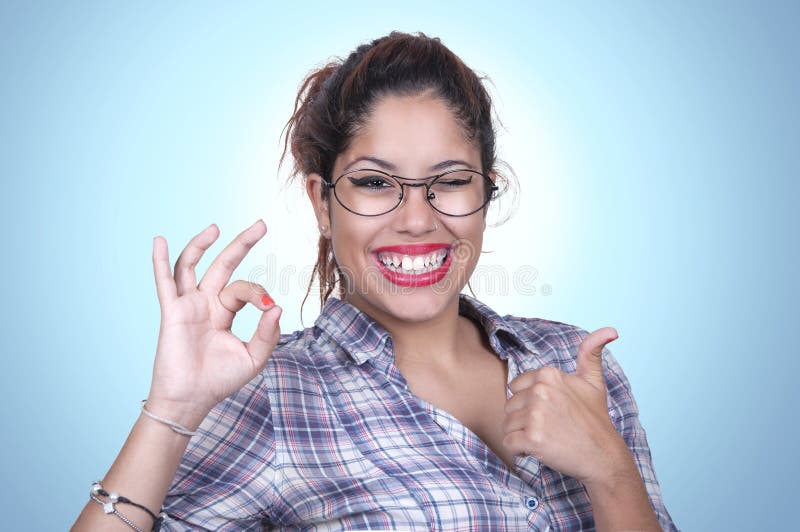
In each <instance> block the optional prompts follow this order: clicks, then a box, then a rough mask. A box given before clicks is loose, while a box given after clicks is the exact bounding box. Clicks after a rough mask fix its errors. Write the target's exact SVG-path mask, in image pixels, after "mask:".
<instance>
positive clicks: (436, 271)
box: [373, 243, 453, 287]
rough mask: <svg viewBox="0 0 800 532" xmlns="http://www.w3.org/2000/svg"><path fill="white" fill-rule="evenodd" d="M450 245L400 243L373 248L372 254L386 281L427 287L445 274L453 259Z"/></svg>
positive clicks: (401, 284)
mask: <svg viewBox="0 0 800 532" xmlns="http://www.w3.org/2000/svg"><path fill="white" fill-rule="evenodd" d="M450 247H451V246H450V244H442V243H431V244H402V245H397V246H384V247H381V248H377V249H375V250H374V251H373V255H374V257H375V262H376V263H377V265H378V269H379V270H380V272H381V274H382V275H383V276H384V277H385V278H386V279H387V280H388V281H390V282H392V283H394V284H396V285H398V286H409V287H416V286H427V285H431V284H434V283H437V282H439V281H441V280H442V278H444V276H445V275H447V272H448V270H449V269H450V265H451V264H452V262H453V261H452V256H451V253H450V251H451V249H450ZM387 264H388V265H387ZM439 264H441V265H440V266H438V267H437V265H439Z"/></svg>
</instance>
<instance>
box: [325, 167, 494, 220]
mask: <svg viewBox="0 0 800 532" xmlns="http://www.w3.org/2000/svg"><path fill="white" fill-rule="evenodd" d="M401 180H402V181H401ZM403 181H412V183H405V182H403ZM325 185H326V186H327V187H328V188H330V189H333V195H334V196H336V199H337V201H338V202H339V203H340V204H341V205H342V207H344V208H345V209H347V210H348V211H350V212H352V213H354V214H359V215H361V216H380V215H381V214H386V213H387V212H391V211H393V210H394V209H396V208H397V207H399V206H400V204H401V203H403V198H404V197H405V188H404V187H425V199H427V200H428V203H429V204H430V206H431V207H433V209H434V210H436V211H437V212H440V213H442V214H445V215H447V216H469V215H470V214H473V213H476V212H478V211H479V210H481V209H482V208H483V207H484V206H485V205H486V204H487V203H489V202H490V201H491V200H492V199H494V196H495V192H496V191H497V190H498V188H497V186H496V185H495V184H494V182H492V180H491V179H490V178H489V176H487V175H486V174H482V173H480V172H476V171H475V170H466V169H458V170H448V171H447V172H444V173H443V174H438V175H434V176H430V177H420V178H409V177H400V176H396V175H391V174H387V173H386V172H383V171H381V170H373V169H370V168H364V169H358V170H350V171H348V172H345V173H344V174H342V175H340V176H339V177H337V178H336V181H334V182H333V183H327V182H326V183H325Z"/></svg>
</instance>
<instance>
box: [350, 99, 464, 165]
mask: <svg viewBox="0 0 800 532" xmlns="http://www.w3.org/2000/svg"><path fill="white" fill-rule="evenodd" d="M364 156H373V157H377V158H379V159H382V160H385V161H389V162H391V163H392V164H393V165H394V166H396V167H397V169H398V171H402V172H422V171H425V169H427V168H429V167H432V166H433V165H435V164H437V163H439V162H441V161H443V160H463V161H467V162H469V163H470V164H471V165H472V166H474V167H476V168H478V167H480V151H479V150H478V148H477V146H475V145H474V144H473V143H472V142H470V141H468V140H467V138H466V132H465V131H464V129H463V127H462V126H461V124H460V123H459V121H458V120H456V118H455V115H454V114H453V112H452V111H451V110H450V109H448V107H447V105H446V104H445V103H444V102H443V101H442V100H440V99H439V98H436V97H433V96H430V95H427V94H423V95H416V96H384V97H383V98H381V99H380V100H378V101H377V102H376V103H375V105H374V106H373V109H372V112H371V113H370V114H369V116H368V118H367V120H366V121H365V123H364V125H363V126H362V127H361V128H360V129H359V130H358V131H357V133H356V134H355V135H354V137H353V138H352V139H351V141H350V145H349V147H348V149H347V150H346V151H345V152H343V153H342V154H340V155H339V157H338V158H337V164H336V167H337V169H341V168H344V167H345V166H346V165H347V164H348V163H349V162H350V161H352V160H354V159H356V158H358V157H364Z"/></svg>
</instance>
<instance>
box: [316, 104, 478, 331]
mask: <svg viewBox="0 0 800 532" xmlns="http://www.w3.org/2000/svg"><path fill="white" fill-rule="evenodd" d="M362 158H370V159H362ZM443 163H444V164H443ZM356 168H373V169H377V170H383V171H385V172H387V173H389V174H392V175H398V176H403V177H407V178H420V177H428V176H432V175H436V174H440V173H442V172H444V171H446V170H450V169H455V168H470V169H473V170H477V171H480V170H481V160H480V151H479V150H478V148H477V146H474V145H473V144H471V143H470V142H469V141H467V140H466V139H465V136H464V132H463V131H462V129H461V127H460V126H459V124H458V122H457V121H456V120H455V118H454V116H453V114H452V112H451V111H450V110H449V109H447V107H446V106H445V104H444V103H442V101H441V100H439V99H436V98H434V97H432V96H430V95H418V96H410V97H409V96H402V97H401V96H386V97H384V98H383V99H381V100H379V101H378V103H377V104H376V105H375V107H374V111H373V113H372V114H371V115H370V116H369V119H368V120H367V122H366V123H365V125H364V127H363V128H361V129H360V130H359V132H358V133H357V134H356V135H355V137H354V138H353V139H352V142H351V143H350V146H349V148H348V149H347V151H345V152H343V153H341V154H340V155H339V156H338V157H337V159H336V163H335V165H334V169H333V173H332V176H333V179H334V181H335V179H336V178H337V177H338V176H340V175H341V174H342V173H344V172H345V171H348V170H353V169H356ZM321 182H322V178H321V177H320V176H318V175H312V176H309V180H308V192H309V196H310V197H311V199H312V202H313V203H314V207H315V211H316V214H317V218H318V221H319V223H320V225H324V226H327V228H328V229H327V230H326V231H325V233H324V235H325V236H327V237H329V238H330V239H331V243H332V248H333V253H334V255H335V257H336V262H337V264H338V265H339V268H340V269H341V270H342V272H343V275H344V278H345V289H346V295H345V299H346V300H347V301H349V302H350V303H352V304H353V305H354V306H356V307H357V308H359V309H360V310H362V311H364V312H366V313H367V314H368V315H370V316H372V317H373V318H375V319H377V320H378V321H384V320H387V319H388V320H401V321H405V322H420V321H426V320H430V319H433V318H435V317H437V316H441V315H442V313H443V312H444V311H445V310H446V309H448V308H452V307H453V306H454V305H456V306H457V305H458V294H459V293H460V292H461V290H462V289H463V287H464V285H465V284H466V282H467V280H468V279H469V276H470V275H471V274H472V271H473V270H474V269H475V265H476V264H477V261H478V257H479V255H480V250H481V246H482V243H483V231H484V228H485V218H484V211H483V210H479V211H478V212H476V213H474V214H471V215H469V216H464V217H452V216H447V215H444V214H440V213H438V212H437V211H435V210H434V209H433V208H432V207H431V205H430V204H429V203H428V202H427V200H426V199H425V193H426V191H425V187H405V198H404V199H403V203H402V204H401V205H400V206H399V207H397V208H396V209H395V210H393V211H391V212H388V213H386V214H382V215H380V216H372V217H367V216H359V215H358V214H354V213H352V212H350V211H348V210H347V209H345V208H344V207H342V205H341V204H340V203H339V202H338V201H337V200H336V198H334V196H333V194H332V193H331V195H330V196H329V199H328V201H323V200H322V199H321V196H320V189H321ZM401 182H404V183H412V182H411V181H402V180H401ZM445 253H446V256H445V258H444V259H442V255H444V254H445ZM398 259H399V261H400V263H401V264H400V267H397V266H394V265H391V266H389V265H387V264H386V263H387V262H391V261H397V260H398ZM415 260H416V263H417V264H416V265H414V262H415ZM420 261H422V263H423V264H428V266H427V267H424V268H423V267H421V266H420ZM431 261H432V263H431ZM403 263H405V264H403ZM429 263H430V264H429ZM409 266H415V268H413V269H411V270H409V269H408V268H409ZM404 267H405V268H406V269H404ZM382 318H383V319H382Z"/></svg>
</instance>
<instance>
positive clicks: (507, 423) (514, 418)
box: [503, 410, 531, 434]
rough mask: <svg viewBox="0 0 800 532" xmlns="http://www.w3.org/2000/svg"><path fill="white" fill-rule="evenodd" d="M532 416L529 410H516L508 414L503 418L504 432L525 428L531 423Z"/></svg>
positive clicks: (508, 432)
mask: <svg viewBox="0 0 800 532" xmlns="http://www.w3.org/2000/svg"><path fill="white" fill-rule="evenodd" d="M530 420H531V417H530V415H529V412H528V411H527V410H515V411H513V412H511V413H509V414H506V417H505V419H503V434H510V433H512V432H515V431H517V430H523V429H524V428H525V427H526V426H527V425H528V424H529V423H530Z"/></svg>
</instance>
